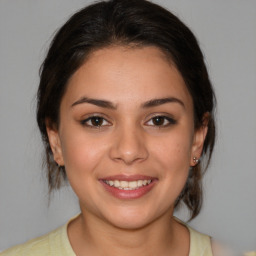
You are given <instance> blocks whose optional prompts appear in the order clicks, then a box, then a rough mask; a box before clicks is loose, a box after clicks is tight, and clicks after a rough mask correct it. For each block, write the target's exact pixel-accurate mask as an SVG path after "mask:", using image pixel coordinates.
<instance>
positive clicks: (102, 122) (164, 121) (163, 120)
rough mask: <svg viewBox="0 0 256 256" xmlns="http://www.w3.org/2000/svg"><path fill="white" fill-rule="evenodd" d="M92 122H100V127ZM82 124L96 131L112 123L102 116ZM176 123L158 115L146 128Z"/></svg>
mask: <svg viewBox="0 0 256 256" xmlns="http://www.w3.org/2000/svg"><path fill="white" fill-rule="evenodd" d="M157 119H158V120H157ZM154 121H156V122H157V121H160V124H159V125H157V124H156V123H154ZM92 122H96V123H97V122H98V125H97V124H96V123H94V124H93V123H92ZM80 123H81V124H82V125H83V126H87V127H89V128H96V129H100V128H101V127H105V126H111V123H110V122H109V121H107V120H106V119H105V118H104V117H102V116H100V115H95V116H90V117H88V118H86V119H84V120H82V121H81V122H80ZM106 123H107V124H106ZM176 123H177V121H176V120H174V119H173V118H171V117H168V116H164V115H156V116H154V117H152V118H150V119H149V120H148V121H147V122H146V123H145V125H146V126H154V127H157V128H165V127H169V126H171V125H174V124H176Z"/></svg>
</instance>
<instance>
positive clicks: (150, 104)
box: [71, 97, 185, 109]
mask: <svg viewBox="0 0 256 256" xmlns="http://www.w3.org/2000/svg"><path fill="white" fill-rule="evenodd" d="M83 103H89V104H93V105H96V106H98V107H102V108H109V109H117V107H116V106H115V105H114V104H113V103H112V102H110V101H107V100H100V99H91V98H87V97H82V98H81V99H79V100H77V101H75V102H74V103H73V104H72V105H71V107H74V106H76V105H79V104H83ZM166 103H179V104H180V105H181V106H182V107H185V105H184V103H183V102H182V101H181V100H180V99H178V98H174V97H168V98H160V99H151V100H149V101H146V102H145V103H143V104H142V105H141V106H142V108H150V107H157V106H160V105H163V104H166Z"/></svg>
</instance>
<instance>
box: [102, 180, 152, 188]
mask: <svg viewBox="0 0 256 256" xmlns="http://www.w3.org/2000/svg"><path fill="white" fill-rule="evenodd" d="M103 182H104V183H106V184H107V185H109V186H111V187H114V188H117V189H122V190H136V189H139V188H141V187H144V186H147V185H149V184H150V183H151V182H152V180H133V181H126V180H103Z"/></svg>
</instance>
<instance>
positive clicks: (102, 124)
mask: <svg viewBox="0 0 256 256" xmlns="http://www.w3.org/2000/svg"><path fill="white" fill-rule="evenodd" d="M214 102H215V98H214V92H213V89H212V86H211V83H210V81H209V78H208V74H207V70H206V67H205V64H204V60H203V55H202V53H201V51H200V48H199V46H198V43H197V41H196V39H195V37H194V35H193V34H192V33H191V31H190V30H189V29H188V28H187V27H186V26H185V25H184V24H183V23H182V22H181V21H180V20H179V19H178V18H177V17H175V16H174V15H173V14H171V13H170V12H168V11H167V10H165V9H163V8H161V7H159V6H157V5H155V4H152V3H149V2H147V1H144V0H139V1H138V0H116V1H115V0H114V1H107V2H100V3H97V4H94V5H91V6H89V7H87V8H85V9H83V10H81V11H79V12H78V13H76V14H75V15H73V16H72V17H71V18H70V19H69V20H68V21H67V23H66V24H65V25H64V26H63V27H62V28H61V29H60V30H59V32H58V33H57V34H56V36H55V37H54V39H53V42H52V44H51V46H50V49H49V52H48V55H47V57H46V59H45V61H44V63H43V65H42V68H41V81H40V85H39V89H38V108H37V121H38V125H39V129H40V131H41V134H42V138H43V141H44V144H45V149H46V156H47V167H48V179H49V188H50V190H53V189H56V188H59V187H60V186H61V184H62V183H63V182H65V180H66V179H67V180H68V181H69V183H70V185H71V187H72V188H73V190H74V191H75V193H76V194H77V196H78V199H79V203H80V208H81V214H80V215H78V216H77V217H75V218H74V219H72V220H70V221H69V222H68V223H67V224H66V225H65V226H63V227H61V228H59V229H57V230H55V231H53V232H51V233H50V234H48V235H45V236H43V237H40V238H37V239H35V240H32V241H29V242H28V243H26V244H24V245H21V246H17V247H14V248H12V249H10V250H9V251H6V252H4V253H3V255H117V254H118V255H128V254H129V255H130V254H133V255H190V256H191V255H212V248H211V247H212V246H211V241H210V238H209V237H208V236H206V235H203V234H200V233H198V232H197V231H195V230H192V229H191V228H189V227H188V226H187V225H186V224H184V223H182V222H180V221H179V220H177V219H176V218H174V217H172V216H173V212H174V210H175V209H176V208H177V207H178V206H179V205H180V204H181V203H184V204H185V205H186V206H187V207H188V209H189V210H190V212H191V219H193V218H194V217H196V216H197V215H198V214H199V212H200V208H201V203H202V189H201V179H202V174H203V172H204V170H205V169H206V167H207V165H208V163H209V161H210V158H211V154H212V151H213V147H214V139H215V124H214V115H213V111H214ZM203 164H204V166H202V165H203Z"/></svg>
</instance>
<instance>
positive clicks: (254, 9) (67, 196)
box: [0, 0, 256, 252]
mask: <svg viewBox="0 0 256 256" xmlns="http://www.w3.org/2000/svg"><path fill="white" fill-rule="evenodd" d="M155 2H156V3H159V4H161V5H163V6H165V7H167V8H168V9H169V10H171V11H173V12H174V13H175V14H177V15H178V16H179V17H180V18H181V19H182V20H183V21H184V22H185V23H186V24H187V25H188V26H189V27H190V28H191V29H192V31H193V32H194V33H195V35H196V36H197V38H198V40H199V42H200V45H201V48H202V50H203V52H204V55H205V58H206V63H207V66H208V69H209V73H210V77H211V80H212V82H213V85H214V87H215V90H216V95H217V100H218V107H217V125H218V137H217V144H216V148H215V153H214V155H213V159H212V164H211V166H210V168H209V169H208V172H207V174H206V176H205V182H204V183H205V184H204V190H205V201H204V206H203V209H202V212H201V214H200V215H199V217H197V218H196V219H195V220H194V221H192V222H191V223H190V224H191V225H192V226H193V227H195V228H196V229H198V230H199V231H201V232H205V233H207V234H209V235H211V236H213V237H214V238H216V239H218V240H220V241H222V242H224V243H226V244H228V245H229V246H231V247H233V248H234V249H235V250H236V251H243V252H244V251H249V250H256V1H255V0H244V1H241V0H223V1H222V0H216V1H210V0H193V1H191V0H173V1H171V0H170V1H167V0H165V1H164V0H162V1H161V0H156V1H155ZM88 3H89V1H82V0H72V1H70V0H44V1H40V0H22V1H20V0H11V1H10V0H0V51H1V52H0V250H3V249H6V248H7V247H10V246H12V245H15V244H17V243H22V242H25V241H26V240H28V239H31V238H34V237H36V236H39V235H42V234H44V233H46V232H49V231H50V230H52V229H54V228H56V227H57V226H60V225H62V224H64V223H65V222H66V221H67V220H68V219H69V218H71V217H72V216H73V215H74V214H76V213H78V212H79V208H78V203H77V199H76V196H75V195H74V194H73V193H72V191H71V189H70V188H69V187H64V188H63V189H61V191H60V192H56V193H55V194H54V195H53V196H52V198H51V203H50V204H49V201H48V194H47V183H46V178H45V173H44V171H43V169H42V166H41V164H42V155H43V154H42V153H43V149H42V144H41V140H40V135H39V132H38V129H37V126H36V122H35V111H36V103H35V94H36V90H37V86H38V82H39V75H38V70H39V67H40V64H41V62H42V61H43V58H44V56H45V54H46V51H47V49H48V46H49V43H50V40H51V38H52V36H53V34H54V32H55V31H56V30H57V28H59V27H60V26H61V25H62V24H63V23H64V22H65V21H66V19H67V18H68V17H70V15H71V14H73V13H74V12H75V11H76V10H78V9H80V8H81V7H83V6H85V5H87V4H88ZM177 214H178V216H180V217H181V218H185V216H186V211H185V210H181V211H180V212H179V213H177Z"/></svg>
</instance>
